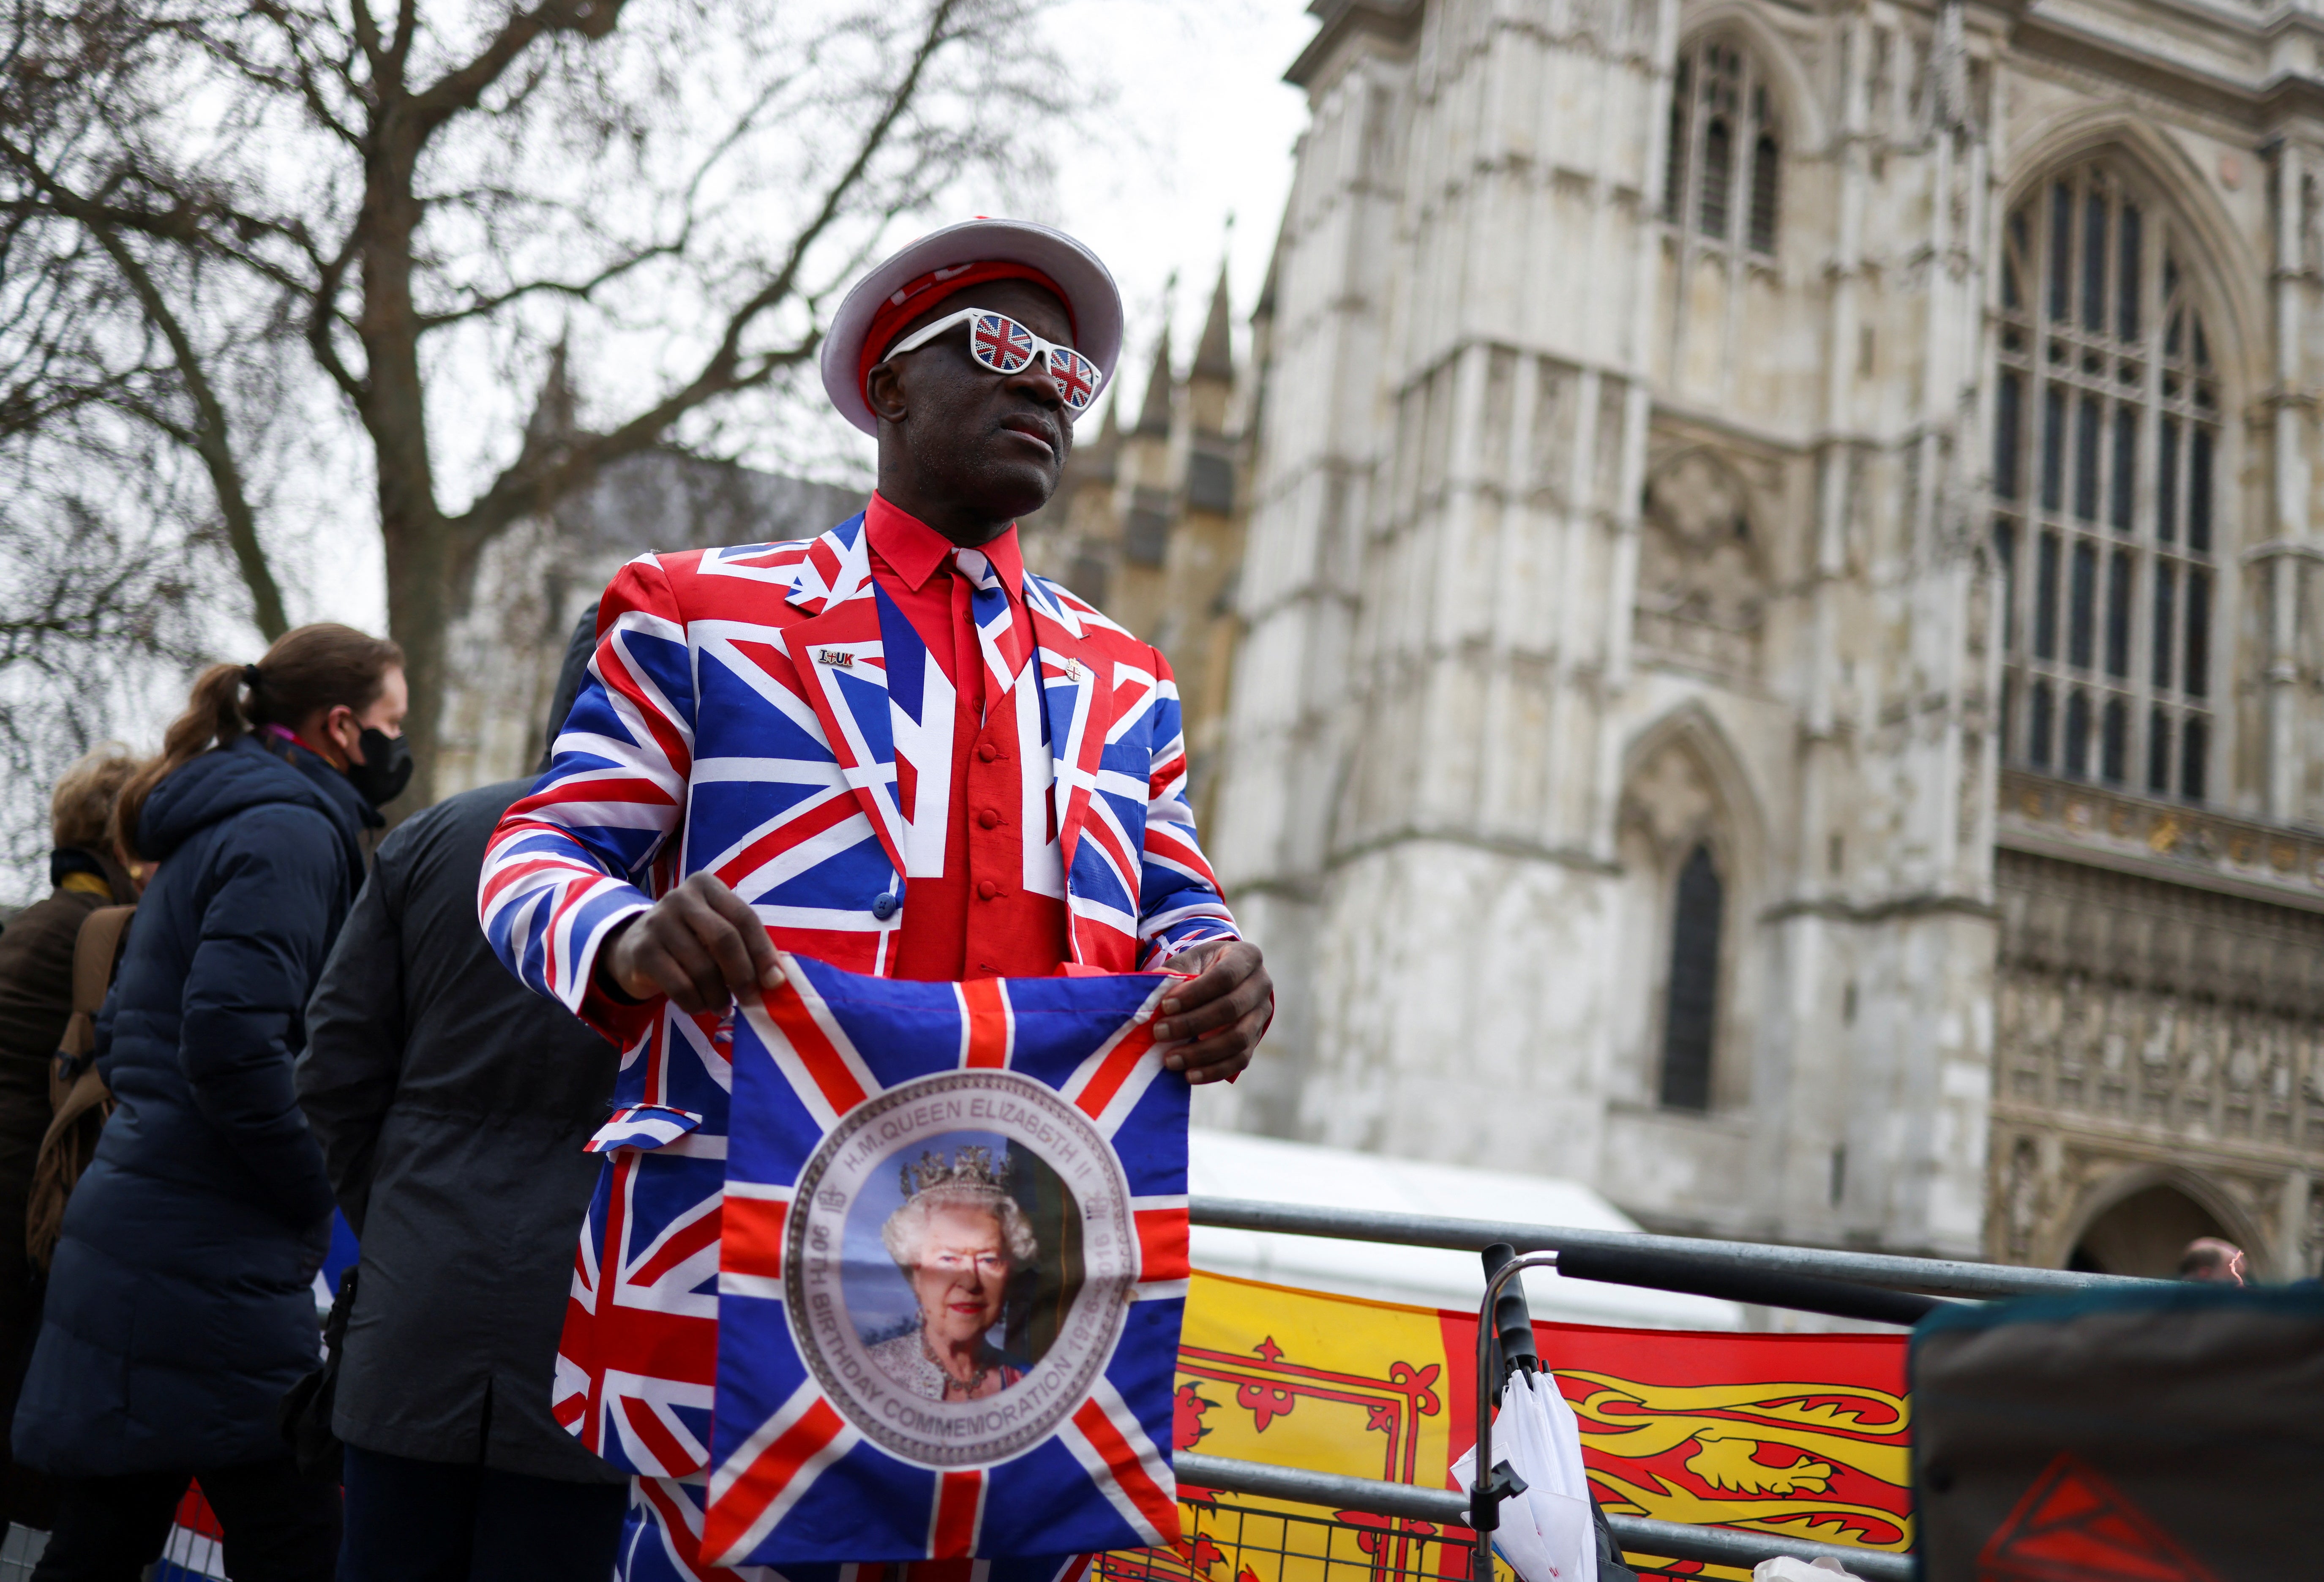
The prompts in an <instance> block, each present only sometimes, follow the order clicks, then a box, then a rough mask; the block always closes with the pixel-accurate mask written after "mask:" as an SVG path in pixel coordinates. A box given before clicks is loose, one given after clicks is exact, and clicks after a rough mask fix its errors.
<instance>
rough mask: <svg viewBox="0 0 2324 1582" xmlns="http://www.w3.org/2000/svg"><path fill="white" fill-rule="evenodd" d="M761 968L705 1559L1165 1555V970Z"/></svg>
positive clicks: (1178, 1216) (741, 1028)
mask: <svg viewBox="0 0 2324 1582" xmlns="http://www.w3.org/2000/svg"><path fill="white" fill-rule="evenodd" d="M783 965H784V969H785V972H786V975H787V980H786V982H785V983H784V985H783V987H782V988H780V989H777V990H775V991H773V992H772V993H770V994H768V995H767V996H765V998H764V1002H763V1004H762V1005H759V1006H752V1007H747V1008H746V1009H745V1011H744V1012H743V1014H742V1015H741V1016H738V1017H737V1019H736V1022H735V1025H734V1053H733V1083H734V1087H733V1111H732V1130H731V1135H730V1137H729V1141H728V1145H727V1157H726V1185H725V1194H724V1205H723V1208H722V1228H721V1241H722V1250H721V1254H720V1260H719V1276H718V1291H719V1295H718V1366H717V1393H716V1397H715V1398H716V1410H715V1421H714V1422H713V1424H712V1428H711V1457H710V1482H709V1504H708V1509H707V1511H706V1512H705V1517H704V1524H703V1554H704V1558H705V1559H711V1560H713V1561H715V1563H716V1564H720V1565H726V1566H738V1565H745V1564H751V1565H769V1566H786V1565H808V1564H813V1563H816V1562H836V1563H842V1564H844V1563H849V1562H872V1561H896V1560H924V1559H928V1560H945V1559H955V1560H967V1559H986V1558H991V1557H1019V1556H1028V1557H1029V1556H1054V1555H1058V1554H1062V1553H1068V1552H1072V1551H1088V1550H1108V1549H1123V1548H1130V1547H1135V1546H1139V1545H1151V1544H1167V1543H1170V1542H1171V1541H1175V1540H1176V1538H1177V1537H1178V1535H1179V1534H1178V1506H1177V1493H1176V1484H1175V1482H1174V1480H1173V1478H1172V1475H1171V1469H1170V1464H1169V1460H1168V1458H1167V1446H1168V1445H1169V1443H1170V1430H1171V1414H1172V1403H1171V1391H1172V1372H1171V1369H1172V1364H1173V1362H1174V1360H1175V1358H1176V1352H1177V1346H1178V1330H1179V1320H1180V1317H1181V1314H1182V1311H1183V1310H1184V1306H1185V1292H1186V1279H1187V1269H1186V1107H1187V1086H1186V1082H1185V1079H1184V1078H1183V1077H1180V1076H1178V1075H1176V1074H1175V1073H1172V1072H1166V1071H1165V1070H1163V1068H1162V1062H1161V1058H1160V1056H1159V1055H1158V1054H1157V1053H1155V1052H1154V1049H1153V1047H1152V1045H1153V1037H1152V1034H1151V1031H1150V1026H1149V1024H1150V1020H1151V1016H1152V1014H1153V1007H1154V1005H1155V1003H1156V1001H1157V1000H1158V999H1159V998H1160V997H1161V995H1162V993H1163V991H1164V989H1165V988H1166V986H1167V984H1168V983H1169V982H1170V981H1172V980H1169V979H1167V978H1164V977H1161V976H1158V975H1154V974H1139V975H1129V976H1113V977H1059V978H1045V979H1017V980H999V979H991V980H983V981H980V982H973V983H959V984H955V983H913V982H899V981H896V980H890V979H880V978H866V977H861V976H858V975H855V974H853V973H848V972H843V971H840V970H836V969H835V968H830V967H826V966H824V965H823V964H822V963H820V962H816V961H807V960H803V959H800V958H796V957H789V956H786V957H785V958H784V959H783ZM1052 1569H1054V1568H1052ZM997 1574H998V1573H996V1575H997Z"/></svg>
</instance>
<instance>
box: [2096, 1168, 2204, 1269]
mask: <svg viewBox="0 0 2324 1582" xmlns="http://www.w3.org/2000/svg"><path fill="white" fill-rule="evenodd" d="M2203 1236H2216V1237H2221V1238H2223V1239H2226V1240H2228V1241H2234V1240H2236V1236H2235V1234H2234V1233H2233V1232H2232V1231H2230V1230H2229V1229H2228V1228H2227V1227H2226V1226H2224V1225H2222V1224H2220V1223H2219V1221H2218V1218H2217V1217H2216V1216H2214V1215H2213V1214H2212V1213H2211V1211H2210V1210H2209V1209H2206V1208H2204V1207H2203V1206H2202V1205H2201V1204H2200V1203H2198V1202H2197V1201H2195V1200H2194V1199H2192V1198H2190V1197H2189V1196H2188V1195H2187V1194H2186V1193H2184V1192H2182V1191H2180V1190H2179V1189H2178V1188H2176V1187H2172V1186H2165V1185H2161V1184H2157V1185H2154V1186H2150V1187H2147V1188H2145V1189H2144V1190H2143V1191H2135V1192H2133V1193H2131V1194H2130V1196H2128V1197H2126V1198H2124V1199H2122V1200H2120V1201H2119V1202H2116V1204H2114V1205H2113V1206H2112V1207H2111V1208H2108V1209H2105V1210H2104V1211H2102V1212H2101V1213H2099V1214H2098V1215H2097V1216H2096V1217H2095V1218H2093V1219H2091V1220H2090V1222H2089V1224H2088V1225H2085V1226H2084V1227H2082V1233H2081V1235H2080V1236H2079V1237H2075V1239H2074V1250H2073V1252H2072V1253H2071V1254H2070V1255H2069V1256H2068V1257H2067V1260H2066V1266H2067V1267H2068V1268H2070V1269H2080V1270H2083V1271H2085V1272H2087V1273H2090V1274H2136V1275H2141V1276H2144V1277H2145V1278H2147V1279H2150V1280H2170V1279H2175V1278H2176V1277H2177V1276H2178V1274H2179V1258H2180V1255H2181V1254H2182V1253H2184V1252H2185V1251H2186V1250H2187V1244H2188V1243H2189V1242H2190V1241H2193V1240H2194V1239H2195V1238H2196V1237H2203Z"/></svg>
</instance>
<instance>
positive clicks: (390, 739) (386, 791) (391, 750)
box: [347, 725, 411, 807]
mask: <svg viewBox="0 0 2324 1582" xmlns="http://www.w3.org/2000/svg"><path fill="white" fill-rule="evenodd" d="M356 742H357V744H358V745H359V746H361V747H362V749H363V755H364V761H363V762H361V763H359V764H357V763H351V764H349V765H348V766H347V778H348V780H350V781H351V782H353V783H354V786H355V795H357V796H361V797H362V798H363V799H364V801H365V802H368V803H370V804H371V805H373V806H374V807H385V806H386V805H388V804H389V803H391V802H392V801H394V800H395V799H396V798H397V797H399V796H402V795H403V788H404V787H405V786H409V785H410V784H411V744H410V742H408V741H406V740H404V739H403V738H402V737H401V736H390V735H389V734H388V733H387V732H386V731H382V730H380V729H379V728H378V727H377V726H374V725H366V726H365V727H364V733H363V734H362V735H361V736H359V737H357V738H356Z"/></svg>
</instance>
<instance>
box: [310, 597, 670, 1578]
mask: <svg viewBox="0 0 2324 1582" xmlns="http://www.w3.org/2000/svg"><path fill="white" fill-rule="evenodd" d="M594 637H595V619H594V612H593V613H592V616H591V617H589V618H585V620H584V621H583V622H582V627H581V630H579V631H576V633H575V647H574V651H572V652H568V654H567V671H568V672H571V671H574V670H576V668H578V667H581V666H585V665H586V663H587V659H588V655H589V650H590V648H591V647H592V646H593V643H594ZM577 684H578V679H577V676H571V675H568V676H567V677H566V678H565V680H564V682H563V684H561V685H559V687H558V704H557V705H556V707H555V711H554V713H552V716H551V719H550V722H549V740H552V741H553V740H556V735H557V729H558V725H559V724H560V723H561V722H562V720H563V715H564V711H565V709H566V708H567V707H569V706H570V704H571V701H572V695H573V692H574V690H575V687H576V685H577ZM529 790H530V781H525V780H509V781H503V782H502V783H501V784H499V785H494V786H483V787H480V788H479V789H477V790H474V791H469V792H466V793H464V794H462V795H460V796H454V797H451V798H448V799H447V800H446V801H444V802H441V803H438V805H435V806H434V807H431V808H429V809H428V810H427V811H426V812H425V813H422V814H418V815H417V816H415V817H413V818H411V819H410V820H408V821H407V822H406V823H403V824H402V825H401V827H400V828H398V829H397V830H396V831H395V832H394V833H392V835H390V836H389V837H388V839H387V840H386V842H384V843H383V844H382V845H381V847H380V850H379V860H378V864H377V866H376V868H375V869H374V872H373V874H372V876H371V878H370V881H369V882H368V883H367V884H365V886H364V889H363V893H362V894H361V895H359V896H358V897H356V898H355V908H354V911H353V912H352V913H351V914H350V915H349V916H348V918H347V923H346V929H345V931H344V932H343V933H342V934H340V935H339V943H338V947H337V949H336V950H335V951H334V952H332V954H331V957H330V960H329V961H327V963H326V964H325V966H324V969H323V975H322V980H321V981H320V982H319V983H318V986H317V988H316V990H315V995H314V998H313V999H312V1001H311V1002H310V1003H309V1006H308V1007H307V1035H308V1043H307V1053H306V1054H305V1056H304V1058H302V1059H301V1060H300V1062H299V1072H298V1081H299V1098H300V1104H301V1106H302V1107H303V1108H305V1110H306V1113H307V1119H308V1124H309V1126H310V1127H312V1128H313V1130H314V1134H315V1136H316V1137H317V1138H318V1140H319V1141H320V1142H321V1144H322V1145H323V1154H324V1158H325V1162H326V1164H327V1167H328V1169H329V1172H330V1178H331V1186H332V1190H333V1191H334V1192H335V1193H336V1194H337V1198H338V1201H339V1207H340V1209H342V1210H343V1211H344V1212H345V1213H346V1217H347V1222H348V1224H349V1225H350V1226H352V1227H353V1228H354V1229H355V1235H356V1237H358V1239H359V1240H360V1241H361V1243H362V1246H363V1255H362V1261H361V1264H360V1265H359V1267H358V1272H357V1275H356V1288H355V1292H354V1295H353V1297H352V1299H351V1300H352V1304H353V1305H352V1310H351V1312H350V1314H349V1316H348V1322H347V1328H346V1339H345V1341H344V1342H343V1344H342V1347H341V1349H340V1360H339V1376H338V1382H337V1403H336V1407H335V1409H334V1411H333V1413H332V1420H331V1421H332V1428H333V1430H334V1431H335V1432H336V1433H337V1435H338V1437H339V1439H341V1440H342V1441H344V1442H345V1444H346V1455H345V1459H344V1466H345V1474H344V1476H345V1480H346V1541H345V1546H344V1548H343V1549H342V1550H341V1551H340V1558H339V1577H340V1578H341V1582H383V1579H386V1578H393V1579H395V1582H420V1579H421V1578H426V1579H428V1582H438V1579H439V1578H440V1579H443V1582H454V1579H459V1582H466V1579H467V1578H470V1577H474V1578H478V1579H479V1582H481V1579H483V1578H487V1577H489V1578H492V1579H493V1582H523V1579H524V1578H528V1577H540V1578H543V1579H547V1578H552V1577H553V1578H557V1579H558V1582H564V1579H566V1578H569V1577H605V1576H609V1575H611V1573H612V1570H613V1556H614V1550H615V1548H616V1546H617V1544H618V1543H619V1541H620V1536H621V1526H622V1515H623V1513H624V1510H625V1508H626V1505H627V1503H628V1502H627V1491H626V1489H625V1487H624V1486H623V1482H622V1476H621V1474H620V1473H618V1472H616V1471H615V1470H614V1469H613V1467H608V1466H607V1465H606V1464H605V1463H604V1462H603V1461H601V1460H599V1459H598V1458H596V1457H595V1456H594V1455H592V1454H590V1453H589V1452H588V1451H587V1450H586V1449H583V1448H582V1447H581V1445H580V1443H579V1442H578V1441H577V1440H576V1439H573V1438H572V1437H571V1436H569V1435H568V1434H567V1432H566V1431H565V1430H563V1429H562V1428H560V1427H559V1426H558V1423H557V1421H556V1420H555V1419H554V1418H553V1417H552V1416H551V1415H550V1412H549V1399H550V1392H551V1388H552V1385H553V1384H554V1380H555V1375H556V1369H557V1342H558V1332H559V1330H560V1329H561V1328H562V1326H563V1323H564V1319H565V1304H566V1297H567V1292H568V1290H569V1289H570V1287H571V1284H572V1278H573V1249H574V1247H575V1246H576V1241H577V1238H578V1237H579V1233H580V1228H581V1219H582V1215H583V1212H584V1210H585V1209H586V1207H587V1204H588V1200H589V1193H590V1191H591V1190H592V1189H593V1188H594V1187H595V1184H596V1181H597V1161H596V1159H595V1157H594V1156H592V1155H590V1154H585V1153H583V1152H582V1146H583V1145H584V1144H586V1142H587V1141H588V1140H589V1136H590V1134H591V1133H592V1132H593V1131H595V1129H596V1127H598V1126H600V1125H601V1124H603V1122H604V1119H605V1118H606V1115H607V1112H608V1108H609V1106H610V1104H611V1100H612V1094H613V1075H614V1069H615V1066H616V1064H617V1063H618V1062H619V1060H620V1054H619V1052H617V1051H616V1050H615V1049H614V1048H613V1046H612V1045H611V1044H607V1043H606V1042H605V1041H604V1039H602V1038H600V1037H599V1036H597V1035H596V1034H595V1033H593V1032H591V1031H590V1030H589V1029H588V1028H586V1027H585V1026H582V1025H581V1024H580V1023H579V1022H578V1021H576V1020H575V1019H574V1018H573V1017H572V1016H570V1015H569V1014H567V1012H566V1011H565V1010H564V1009H563V1008H562V1007H558V1006H556V1005H553V1004H551V1003H549V1001H546V1000H543V999H541V998H539V996H538V995H534V994H532V993H530V992H529V991H528V990H527V989H525V987H524V985H522V984H521V983H520V982H518V981H517V980H516V979H514V978H513V977H512V976H510V974H509V971H508V970H507V969H506V968H504V967H503V966H502V965H501V964H500V962H499V961H498V960H497V959H496V958H495V957H494V956H493V952H492V950H491V947H490V946H488V945H487V944H486V943H485V942H484V934H483V933H482V932H481V931H480V930H479V929H478V928H477V926H476V882H477V876H478V874H479V872H480V871H481V870H482V868H483V865H484V842H485V841H486V840H487V839H488V838H489V837H490V836H491V834H492V832H493V826H494V825H495V824H497V823H499V822H500V818H501V814H503V813H504V812H505V811H507V809H508V806H509V805H510V804H511V803H512V802H514V801H516V800H517V798H519V797H520V796H523V795H524V794H525V793H526V792H527V791H529Z"/></svg>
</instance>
